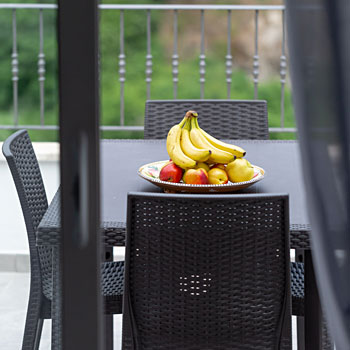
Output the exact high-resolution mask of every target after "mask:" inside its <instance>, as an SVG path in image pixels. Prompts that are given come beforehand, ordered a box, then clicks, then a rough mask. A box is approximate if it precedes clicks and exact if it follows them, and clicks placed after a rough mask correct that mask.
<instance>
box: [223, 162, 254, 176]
mask: <svg viewBox="0 0 350 350" xmlns="http://www.w3.org/2000/svg"><path fill="white" fill-rule="evenodd" d="M226 172H227V174H228V178H229V180H230V181H231V182H244V181H249V180H251V179H252V178H253V176H254V167H253V166H252V165H251V164H250V163H249V162H248V161H247V160H246V159H244V158H237V159H235V160H234V161H233V162H231V163H228V164H227V166H226Z"/></svg>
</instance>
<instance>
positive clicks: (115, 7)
mask: <svg viewBox="0 0 350 350" xmlns="http://www.w3.org/2000/svg"><path fill="white" fill-rule="evenodd" d="M57 7H58V6H57V5H56V4H0V9H48V10H50V9H51V10H54V9H57ZM99 8H100V9H101V10H262V11H264V10H284V9H285V6H284V5H154V4H150V5H147V4H145V5H128V4H101V5H99Z"/></svg>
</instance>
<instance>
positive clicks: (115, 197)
mask: <svg viewBox="0 0 350 350" xmlns="http://www.w3.org/2000/svg"><path fill="white" fill-rule="evenodd" d="M233 143H235V144H238V145H240V146H242V147H243V148H245V149H246V151H247V156H246V157H247V159H248V160H249V161H251V163H253V164H256V165H259V166H261V167H262V168H264V170H265V171H266V177H265V179H263V180H262V181H260V182H258V183H256V184H255V185H253V186H251V187H249V188H247V189H245V190H241V191H240V193H288V194H289V197H290V245H291V248H294V249H298V250H300V249H301V250H304V251H305V269H306V275H305V285H306V288H305V313H306V315H305V323H306V326H305V330H306V332H307V333H308V335H307V338H309V339H310V341H311V339H315V337H316V338H317V336H318V335H319V333H318V327H317V325H318V324H320V320H319V316H320V313H319V312H318V309H319V304H318V302H316V303H315V299H317V300H316V301H318V295H317V293H315V291H316V292H317V288H316V287H315V285H316V284H315V280H314V276H313V266H312V260H311V253H310V249H311V248H310V240H309V233H310V226H309V219H308V215H307V205H306V198H305V196H306V194H305V190H304V183H303V179H302V172H301V162H300V152H299V145H298V142H296V141H282V140H276V141H272V140H241V141H237V140H235V141H233ZM168 158H169V157H168V154H167V152H166V146H165V141H164V140H104V141H102V142H101V195H102V198H101V208H102V225H101V227H102V229H101V234H102V235H103V237H104V242H105V245H106V246H107V247H113V246H123V245H124V242H125V222H126V200H127V193H128V192H130V191H139V192H161V191H162V190H161V189H160V188H158V187H156V186H154V185H153V184H151V183H149V182H148V181H145V180H144V179H142V178H140V177H139V176H138V174H137V170H138V168H139V167H140V166H141V165H143V164H146V163H150V162H153V161H157V160H166V159H168ZM222 195H223V196H224V195H225V194H222ZM59 206H60V193H59V191H57V193H56V195H55V197H54V199H53V200H52V202H51V204H50V206H49V208H48V210H47V212H46V214H45V216H44V217H43V219H42V221H41V223H40V225H39V227H38V231H37V244H38V245H50V246H53V247H58V246H59V242H60V212H59ZM55 250H56V249H55ZM56 260H57V261H56V264H54V266H57V265H58V254H56ZM310 269H311V272H312V273H307V271H309V270H310ZM57 274H58V273H57ZM308 291H310V293H309V292H308ZM308 300H310V302H309V303H308ZM53 304H54V303H53ZM56 306H57V305H56ZM53 314H54V313H53ZM53 322H55V321H53ZM313 349H316V347H313Z"/></svg>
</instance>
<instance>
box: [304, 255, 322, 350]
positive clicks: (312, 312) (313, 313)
mask: <svg viewBox="0 0 350 350" xmlns="http://www.w3.org/2000/svg"><path fill="white" fill-rule="evenodd" d="M304 256H305V265H304V269H305V276H304V277H305V348H306V349H307V350H321V349H322V310H321V304H320V298H319V294H318V290H317V284H316V278H315V271H314V266H313V262H312V256H311V251H310V250H306V251H305V255H304Z"/></svg>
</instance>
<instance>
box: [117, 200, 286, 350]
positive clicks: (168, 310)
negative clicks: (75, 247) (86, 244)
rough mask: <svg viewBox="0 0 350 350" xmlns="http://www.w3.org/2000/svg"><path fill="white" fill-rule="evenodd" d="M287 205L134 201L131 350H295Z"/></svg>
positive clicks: (127, 307) (128, 312)
mask: <svg viewBox="0 0 350 350" xmlns="http://www.w3.org/2000/svg"><path fill="white" fill-rule="evenodd" d="M288 212H289V208H288V196H287V195H264V196H262V195H249V194H244V195H221V196H220V195H179V194H155V193H152V194H151V193H149V194H137V193H131V194H129V195H128V220H127V244H126V259H125V263H126V266H125V290H124V309H123V349H124V350H126V349H137V350H141V349H142V350H146V349H147V350H148V349H152V350H153V349H158V350H161V349H167V350H171V349H173V350H175V349H176V350H178V349H182V350H187V349H201V350H205V349H211V350H212V349H221V350H225V349H254V350H267V349H276V350H277V349H287V348H289V346H290V336H291V334H290V270H289V214H288Z"/></svg>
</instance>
